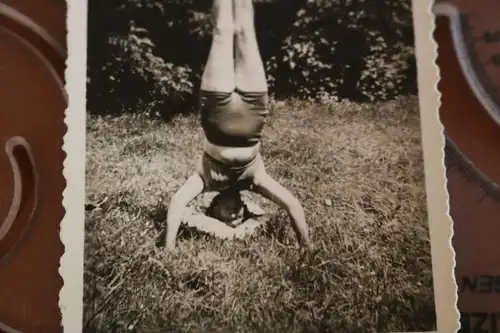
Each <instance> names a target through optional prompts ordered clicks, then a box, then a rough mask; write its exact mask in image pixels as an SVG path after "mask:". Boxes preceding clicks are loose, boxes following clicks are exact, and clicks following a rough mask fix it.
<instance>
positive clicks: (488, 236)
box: [435, 1, 500, 333]
mask: <svg viewBox="0 0 500 333" xmlns="http://www.w3.org/2000/svg"><path fill="white" fill-rule="evenodd" d="M450 2H455V3H456V4H457V8H458V9H459V10H461V11H463V13H468V14H473V16H474V19H473V20H469V23H470V24H472V23H474V24H476V25H477V26H475V27H472V28H473V29H472V30H471V31H474V33H476V32H478V31H482V32H483V33H484V32H486V31H494V30H495V29H496V30H500V19H498V18H499V17H500V16H497V17H496V21H495V20H493V19H492V16H491V13H495V12H496V13H498V10H497V7H500V3H499V2H498V1H497V2H491V1H484V2H481V3H479V2H475V5H474V4H473V2H471V1H450ZM488 6H489V7H488ZM492 6H497V7H495V8H492ZM481 15H483V16H482V17H483V18H484V19H483V20H481V19H480V17H481ZM492 24H495V26H492ZM469 37H471V36H469ZM469 37H467V38H466V40H467V41H468V42H470V41H471V40H472V39H471V38H469ZM476 37H477V36H476ZM435 38H436V40H437V42H438V50H439V51H438V53H439V56H438V59H437V63H438V65H439V67H440V72H441V81H440V82H439V85H438V88H439V90H440V91H441V92H442V107H441V110H440V115H441V120H442V122H443V124H444V126H445V131H446V134H447V136H448V137H449V138H450V139H451V140H452V141H453V142H454V143H455V144H456V146H457V147H458V149H459V150H460V151H461V152H462V153H463V154H464V155H465V156H466V157H467V158H468V159H470V160H471V162H473V163H474V164H475V165H476V167H477V168H478V169H479V170H481V171H482V172H483V173H484V174H485V175H486V176H487V177H489V178H490V180H492V181H493V182H496V183H497V184H500V127H499V126H498V125H497V124H496V123H495V122H494V121H493V119H492V118H491V117H490V116H489V115H488V113H487V112H486V111H485V109H484V107H483V106H482V104H481V103H480V101H479V100H478V99H477V98H476V96H475V95H474V93H473V92H472V90H471V87H470V85H469V83H468V81H467V79H466V77H465V75H464V73H463V72H462V70H461V67H460V64H459V61H458V59H457V54H456V53H455V48H454V45H453V42H452V37H451V30H450V21H449V19H448V18H446V17H439V18H438V19H437V27H436V31H435ZM495 47H496V46H495V45H493V44H487V43H484V42H478V43H477V44H476V43H471V44H468V48H469V50H471V56H475V57H477V58H476V59H475V60H474V62H475V65H476V66H477V67H475V69H477V70H482V69H481V68H486V70H487V71H488V72H487V74H488V75H487V76H486V75H483V74H481V73H478V77H480V78H481V80H483V84H485V85H490V87H494V84H492V82H493V81H495V80H498V79H499V78H500V77H499V76H498V75H499V74H500V73H499V72H498V71H497V72H495V71H491V68H490V67H489V66H484V67H481V66H482V65H481V62H482V61H483V62H484V60H485V59H487V58H488V59H489V58H491V55H492V54H493V51H494V48H495ZM447 175H448V190H449V193H450V214H451V216H452V218H453V220H454V236H453V246H454V247H455V251H456V262H457V263H456V270H455V274H456V279H457V282H458V285H459V296H458V308H459V310H460V311H461V312H462V314H463V316H462V320H463V328H462V330H461V331H460V332H464V333H465V332H479V331H480V332H497V331H498V330H500V315H498V314H495V315H489V316H488V318H486V321H485V322H484V323H483V324H482V325H480V326H481V327H478V328H480V330H479V331H478V330H477V329H476V330H474V328H475V327H476V324H477V323H478V322H479V321H480V318H479V315H477V316H476V315H471V314H472V313H500V295H499V292H500V289H499V287H500V280H499V279H500V278H497V277H498V276H500V260H499V259H498V258H499V257H500V241H499V240H500V236H499V235H500V197H498V198H495V197H493V196H491V195H490V196H488V195H486V194H485V192H484V191H483V190H482V189H481V188H480V187H479V183H477V182H474V181H468V180H467V177H466V175H465V174H464V173H463V172H461V171H460V170H459V169H457V168H450V169H448V172H447ZM466 278H469V279H470V281H472V282H474V280H475V282H477V284H476V286H475V287H476V290H475V291H474V290H472V289H474V287H473V288H467V287H466V284H465V283H464V281H465V279H466ZM491 289H493V290H491ZM468 320H470V322H469V323H467V321H468ZM495 327H496V328H495Z"/></svg>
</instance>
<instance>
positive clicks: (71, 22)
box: [59, 0, 459, 333]
mask: <svg viewBox="0 0 500 333" xmlns="http://www.w3.org/2000/svg"><path fill="white" fill-rule="evenodd" d="M67 2H68V6H67V8H68V14H67V26H68V35H67V45H68V60H67V68H66V89H67V93H68V97H69V103H68V108H67V111H66V120H65V121H66V124H67V127H68V131H67V133H66V135H65V137H64V146H63V149H64V151H65V152H66V154H67V157H66V160H65V163H64V176H65V178H66V183H67V187H66V189H65V191H64V193H63V205H64V208H65V211H66V214H65V217H64V219H63V221H62V224H61V232H60V235H61V240H62V242H63V244H64V247H65V253H64V255H63V256H62V257H61V261H60V270H59V272H60V275H61V276H62V278H63V279H64V285H63V287H62V289H61V291H60V301H59V305H60V309H61V313H62V326H63V330H64V332H68V333H76V332H81V331H82V316H83V288H84V281H83V269H84V220H85V214H84V203H85V156H86V150H85V148H86V134H85V129H86V84H87V66H86V62H87V11H88V6H87V0H67ZM433 2H434V1H433V0H413V18H414V29H415V44H416V45H415V50H416V58H417V69H418V73H417V75H418V90H419V103H420V113H421V124H422V142H423V148H424V149H423V150H424V166H425V177H426V192H427V208H428V216H429V229H430V239H431V253H432V264H433V278H434V294H435V303H436V315H437V327H438V330H437V332H438V333H450V332H455V331H457V329H458V328H459V312H458V310H457V307H456V300H457V296H456V290H457V285H456V282H455V279H454V267H455V260H454V251H453V248H452V245H451V237H452V234H453V228H452V225H453V224H452V220H451V218H450V216H449V213H448V211H449V207H448V192H447V190H446V174H445V167H444V145H445V139H444V135H443V126H442V124H441V122H440V120H439V117H438V109H439V106H440V93H439V92H438V90H437V82H438V80H439V70H438V67H437V65H436V64H435V58H436V52H437V46H436V43H435V41H434V39H433V36H432V34H433V31H434V27H435V22H434V14H432V5H433Z"/></svg>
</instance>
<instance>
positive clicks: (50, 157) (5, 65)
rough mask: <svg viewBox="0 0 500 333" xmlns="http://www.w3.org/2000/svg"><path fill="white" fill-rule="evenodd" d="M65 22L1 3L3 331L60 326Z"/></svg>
mask: <svg viewBox="0 0 500 333" xmlns="http://www.w3.org/2000/svg"><path fill="white" fill-rule="evenodd" d="M41 2H43V4H42V3H41ZM65 26H66V22H65V8H64V5H61V4H59V5H56V4H55V3H54V2H53V1H51V0H43V1H41V0H37V1H31V0H16V1H12V0H8V1H4V2H2V3H0V50H2V52H0V100H1V101H2V104H1V112H0V145H1V146H2V151H1V152H0V184H1V185H0V190H1V191H0V299H1V300H2V301H1V302H0V331H1V330H5V331H7V332H9V331H12V330H16V331H21V332H61V331H62V328H61V325H60V322H61V315H60V310H59V306H58V302H59V290H60V289H61V287H62V285H63V281H62V278H61V277H60V276H59V272H58V269H59V260H60V257H61V255H62V254H63V252H64V248H63V245H62V243H61V241H60V237H59V231H60V222H61V219H62V218H63V216H64V209H63V206H62V193H63V190H64V187H65V179H64V176H63V173H62V170H63V162H64V158H65V154H64V151H63V149H62V146H63V137H64V134H65V133H66V126H65V123H64V112H65V109H66V106H67V98H66V93H65V91H64V69H65V58H66V55H65V54H66V52H65V44H66V41H65V40H66V32H65ZM2 222H3V223H2ZM42 281H43V283H42Z"/></svg>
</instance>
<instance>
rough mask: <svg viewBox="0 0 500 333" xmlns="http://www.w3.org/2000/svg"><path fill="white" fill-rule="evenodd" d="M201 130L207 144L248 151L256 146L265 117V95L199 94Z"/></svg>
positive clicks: (202, 92) (205, 92)
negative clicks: (244, 148) (208, 142)
mask: <svg viewBox="0 0 500 333" xmlns="http://www.w3.org/2000/svg"><path fill="white" fill-rule="evenodd" d="M200 99H201V100H200V111H201V126H202V128H203V130H204V132H205V135H206V137H207V139H208V141H210V142H211V143H213V144H215V145H219V146H225V147H251V146H254V145H255V144H257V143H259V141H260V138H261V136H262V130H263V128H264V125H265V122H266V119H267V116H268V115H269V108H268V95H267V92H257V93H255V92H241V91H234V92H230V93H225V92H208V91H201V94H200Z"/></svg>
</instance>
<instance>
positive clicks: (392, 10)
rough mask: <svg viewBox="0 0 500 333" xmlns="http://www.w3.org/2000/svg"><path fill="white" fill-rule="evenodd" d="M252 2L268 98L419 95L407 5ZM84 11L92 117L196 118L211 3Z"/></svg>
mask: <svg viewBox="0 0 500 333" xmlns="http://www.w3.org/2000/svg"><path fill="white" fill-rule="evenodd" d="M256 2H257V5H256V12H257V13H256V16H257V19H256V29H257V34H258V39H259V46H260V50H261V54H262V57H263V59H264V62H265V67H266V71H267V74H268V81H269V90H270V93H271V95H272V97H274V98H278V99H284V98H288V97H296V98H303V99H334V100H338V99H349V100H352V101H356V102H367V101H368V102H372V101H380V100H387V99H392V98H394V97H395V96H398V95H400V94H407V93H414V92H415V91H416V75H415V74H416V73H415V67H416V66H415V60H414V54H413V26H412V15H411V1H410V0H377V1H373V0H371V1H368V0H260V1H258V0H256ZM89 6H90V8H89V38H88V40H89V45H88V50H89V54H88V65H89V68H88V71H89V73H88V74H89V84H88V108H89V110H90V112H92V113H100V114H103V113H111V114H120V113H123V112H146V113H149V114H161V115H163V116H167V117H170V116H172V115H174V114H177V113H180V112H190V111H193V110H195V108H194V107H195V106H196V102H195V101H196V93H197V90H198V89H197V88H198V86H199V83H200V77H201V74H202V71H203V66H204V62H205V61H206V58H207V56H208V50H209V47H210V42H211V36H210V32H211V30H210V15H209V12H210V11H209V9H210V6H211V1H208V0H207V1H199V0H198V1H180V0H177V1H176V0H121V1H100V0H90V1H89ZM278 17H279V19H277V18H278Z"/></svg>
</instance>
